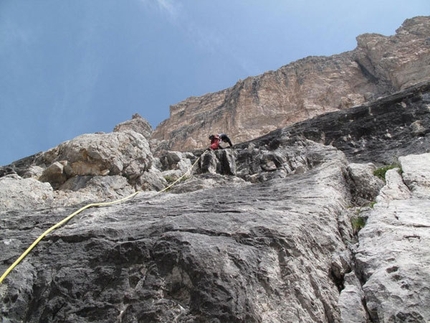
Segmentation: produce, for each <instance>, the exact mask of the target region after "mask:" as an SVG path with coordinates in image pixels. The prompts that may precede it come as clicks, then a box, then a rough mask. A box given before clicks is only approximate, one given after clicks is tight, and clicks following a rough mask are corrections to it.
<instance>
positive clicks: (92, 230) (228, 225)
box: [0, 83, 430, 323]
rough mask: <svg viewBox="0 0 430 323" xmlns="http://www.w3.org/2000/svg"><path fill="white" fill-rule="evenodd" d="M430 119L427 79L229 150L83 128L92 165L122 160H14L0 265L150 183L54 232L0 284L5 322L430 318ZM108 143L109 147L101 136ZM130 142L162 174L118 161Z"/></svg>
mask: <svg viewBox="0 0 430 323" xmlns="http://www.w3.org/2000/svg"><path fill="white" fill-rule="evenodd" d="M429 117H430V83H426V84H422V85H417V86H414V87H413V88H409V89H408V90H407V91H402V92H399V93H396V94H395V95H392V96H389V97H386V98H383V99H380V100H377V101H376V102H374V103H372V104H366V105H362V106H359V107H355V108H353V109H349V110H345V111H341V112H331V113H328V114H325V115H322V116H318V117H315V118H313V119H311V120H307V121H304V122H301V123H298V124H295V125H293V126H290V127H286V128H282V129H279V130H276V131H273V132H271V133H269V134H266V135H265V136H263V137H260V138H258V139H255V140H252V141H249V142H244V143H240V144H237V145H236V146H235V147H234V148H233V149H223V150H218V151H202V150H197V151H194V152H187V153H183V152H174V151H170V152H165V153H164V154H161V155H160V157H153V156H152V155H150V154H149V152H148V151H147V149H146V147H147V146H148V142H147V140H146V139H145V138H144V137H143V136H142V135H141V134H138V133H137V132H135V131H132V130H130V129H127V130H126V132H125V133H123V134H122V135H119V134H118V133H117V132H114V133H113V134H114V135H113V136H114V138H116V139H115V140H110V141H107V140H105V141H104V142H105V144H106V143H107V142H110V143H112V147H113V148H114V147H116V148H115V150H113V148H112V149H111V150H109V147H106V146H105V144H104V145H102V144H101V143H100V137H99V136H100V135H95V136H91V137H87V136H85V137H84V138H85V140H84V141H85V142H86V145H85V147H86V148H85V151H87V154H88V153H89V152H91V154H90V155H91V158H93V159H94V160H96V161H97V165H104V166H106V167H105V168H103V169H109V170H112V169H113V170H115V169H118V171H109V173H105V174H102V173H99V171H97V172H94V173H92V174H87V175H75V176H72V177H69V178H68V179H67V181H66V182H65V183H64V184H62V185H61V186H59V187H57V188H55V189H54V186H55V187H56V185H57V184H56V183H57V182H56V181H52V182H45V183H43V182H41V181H40V179H43V176H47V172H48V171H47V170H48V169H49V168H51V167H52V169H51V170H50V174H57V175H56V176H60V177H61V176H62V174H64V172H65V171H64V168H66V167H67V165H69V164H70V165H72V164H73V163H74V160H75V159H72V157H71V156H75V155H76V152H74V153H72V151H80V150H79V149H78V150H76V149H74V148H73V147H75V144H73V145H72V144H71V143H68V145H69V146H67V145H65V144H62V145H60V146H61V147H63V148H62V149H60V148H59V147H60V146H59V147H56V148H54V149H53V150H51V151H49V152H46V153H41V154H38V155H36V156H31V157H28V158H26V159H23V160H21V161H18V162H16V163H14V164H13V165H9V166H7V167H3V168H1V169H0V174H1V175H3V176H2V177H0V207H2V208H1V209H0V226H1V228H2V236H1V238H0V250H1V252H0V272H1V273H3V272H5V271H6V269H7V268H8V267H9V266H10V265H11V264H12V263H13V262H14V261H15V260H16V259H17V258H18V257H19V255H20V254H21V253H22V252H23V251H24V250H25V249H26V248H27V247H28V246H29V245H30V244H31V243H32V242H33V241H34V240H35V239H36V238H37V237H38V236H39V235H40V234H41V233H42V232H44V231H45V230H46V229H48V228H49V227H51V226H52V225H54V224H55V223H58V222H59V221H60V220H62V219H64V218H65V217H66V216H68V215H69V214H71V213H72V212H75V211H76V209H77V208H78V207H80V206H81V205H82V203H83V202H84V201H86V200H85V198H84V197H85V196H88V195H91V194H93V198H95V197H96V196H99V197H100V198H101V197H102V193H103V192H105V193H106V194H107V195H106V196H105V197H106V199H107V200H111V199H112V198H113V195H116V196H118V197H122V196H125V195H126V191H125V190H127V189H128V190H129V192H130V194H131V193H132V192H133V191H134V190H133V189H131V188H132V187H135V188H137V189H141V190H143V189H146V190H148V189H152V191H151V190H148V191H146V192H144V191H142V192H140V193H139V194H138V195H137V196H136V197H135V198H134V199H132V200H129V201H127V202H124V203H122V204H120V205H113V206H109V207H104V208H90V209H86V210H85V211H83V212H82V213H80V214H79V215H77V216H75V217H74V218H73V219H72V220H70V221H69V222H68V223H67V224H66V225H64V226H63V227H61V228H59V229H57V230H56V231H54V232H52V233H51V234H49V235H48V236H47V237H45V239H43V240H42V241H41V242H40V243H39V244H38V245H37V246H36V247H35V249H33V251H32V252H31V253H30V254H29V255H28V256H27V257H26V258H25V259H24V260H23V261H22V262H21V263H20V264H19V265H18V266H17V267H16V268H15V269H14V270H13V271H12V272H11V273H10V274H9V275H8V276H7V277H6V278H5V279H4V281H3V282H2V283H1V284H0V298H1V304H2V305H1V315H2V321H1V322H2V323H6V322H8V323H18V322H30V323H31V322H47V323H50V322H70V323H71V322H100V323H102V322H103V323H109V322H121V323H132V322H133V323H134V322H169V323H170V322H184V323H185V322H208V323H209V322H211V323H214V322H247V323H248V322H271V323H277V322H279V323H280V322H327V323H328V322H330V323H331V322H342V323H350V322H362V323H371V322H387V323H388V322H420V323H426V322H428V321H429V320H430V308H429V306H428V304H430V286H429V282H430V269H429V268H430V256H429V255H430V232H429V227H430V222H429V212H428V211H427V210H428V209H429V207H430V205H429V200H430V168H429V166H428V165H429V163H430V154H429V151H428V150H429V148H428V147H429V145H428V140H429V138H430V122H429V120H430V119H429ZM387 130H388V131H387ZM107 135H109V134H103V138H105V137H104V136H107ZM117 136H120V137H121V138H124V140H125V141H121V142H127V147H128V149H127V151H125V150H122V149H117V148H118V147H122V145H120V144H118V142H119V138H120V137H117ZM122 136H124V137H122ZM90 138H91V140H90ZM132 138H134V139H135V140H137V142H136V143H135V144H132V143H133V142H134V139H133V140H132ZM76 139H77V141H76V143H77V142H82V141H81V140H82V138H80V137H78V138H76ZM87 140H89V141H87ZM91 143H98V145H93V144H91ZM102 146H103V147H104V148H103V151H104V149H106V151H111V154H104V153H101V152H98V151H99V150H95V152H94V151H93V150H91V149H92V148H91V149H90V147H99V148H100V147H102ZM65 147H69V148H68V149H70V152H67V149H66V148H65ZM80 147H82V145H80ZM94 149H95V148H94ZM130 151H131V152H130ZM96 152H98V153H96ZM132 152H133V153H134V154H135V155H136V156H143V155H145V156H147V158H150V160H151V163H149V162H142V165H144V166H140V167H143V168H140V167H133V169H135V170H136V172H137V174H136V178H142V177H144V178H145V179H150V178H152V179H153V180H154V178H159V181H158V182H156V181H155V180H154V181H153V182H151V183H153V184H154V185H152V186H151V185H150V186H145V185H144V184H142V183H141V182H139V183H140V184H139V183H138V182H137V181H135V182H134V183H135V184H134V186H132V185H131V184H130V179H129V176H128V175H127V176H125V175H126V174H125V173H124V169H126V168H127V166H124V165H128V163H127V162H123V163H122V164H123V168H122V170H119V169H120V168H121V167H114V166H113V165H119V164H118V160H121V161H127V160H129V159H127V158H129V154H131V153H132ZM50 156H51V157H52V158H50ZM148 156H149V157H148ZM66 157H67V158H66ZM99 157H100V158H99ZM68 158H69V159H68ZM375 158H376V160H375ZM76 160H77V161H79V160H81V159H76ZM84 160H85V161H87V162H88V160H89V159H84ZM142 160H143V161H145V160H146V159H145V158H143V159H142ZM41 161H45V163H46V164H44V163H42V162H41ZM48 161H49V162H48ZM393 162H395V165H393V167H394V168H392V169H390V170H388V171H387V172H386V174H385V177H384V179H380V178H378V177H375V175H374V171H375V170H380V166H381V165H382V164H391V163H393ZM56 163H59V164H60V165H58V164H56ZM61 165H62V166H61ZM109 165H110V166H109ZM192 165H194V168H193V172H192V175H187V176H186V177H183V176H182V175H183V174H186V172H187V171H188V170H189V169H190V167H192ZM61 167H63V171H62V172H60V171H59V170H61ZM396 167H397V168H396ZM90 168H91V169H93V166H91V167H90ZM97 169H98V170H100V169H102V168H101V167H98V168H97ZM399 170H401V171H399ZM51 171H52V173H51ZM142 172H143V173H142ZM43 174H45V175H43ZM65 174H66V175H67V174H68V173H67V172H66V173H65ZM24 176H25V178H24ZM52 176H54V175H52ZM67 176H69V175H67ZM132 177H133V178H135V176H132ZM54 178H56V177H55V176H54ZM160 178H161V179H160ZM38 179H39V180H38ZM172 179H181V181H179V182H177V183H176V184H175V185H174V186H173V187H171V188H170V189H169V190H168V191H167V192H155V191H154V189H160V188H161V187H166V185H167V182H169V181H171V180H172ZM70 181H73V183H70ZM49 183H50V184H49ZM66 183H67V184H68V185H69V184H70V187H72V188H73V190H72V189H70V188H66V187H65V184H66ZM121 183H122V185H123V186H121V185H120V184H121ZM146 183H148V182H146ZM155 184H156V185H155ZM157 185H158V186H157ZM68 187H69V186H68ZM157 187H158V188H157ZM29 190H31V192H29ZM121 190H122V193H118V192H120V191H121ZM109 192H110V194H112V195H109ZM72 194H73V195H72ZM98 194H100V195H98ZM71 197H73V198H71ZM27 203H28V204H27Z"/></svg>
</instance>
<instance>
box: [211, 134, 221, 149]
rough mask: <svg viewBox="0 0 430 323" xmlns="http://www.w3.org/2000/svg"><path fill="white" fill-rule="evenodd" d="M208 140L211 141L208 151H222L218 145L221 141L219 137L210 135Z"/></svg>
mask: <svg viewBox="0 0 430 323" xmlns="http://www.w3.org/2000/svg"><path fill="white" fill-rule="evenodd" d="M209 140H210V141H211V146H210V147H209V148H208V150H216V149H223V148H222V147H221V146H220V145H219V143H220V141H221V139H220V137H219V135H210V136H209Z"/></svg>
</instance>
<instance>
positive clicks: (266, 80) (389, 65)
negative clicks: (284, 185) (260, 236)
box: [151, 17, 430, 151]
mask: <svg viewBox="0 0 430 323" xmlns="http://www.w3.org/2000/svg"><path fill="white" fill-rule="evenodd" d="M429 34H430V17H416V18H413V19H408V20H406V21H405V22H404V23H403V25H402V26H401V27H400V28H399V29H398V30H397V31H396V34H395V35H393V36H389V37H386V36H382V35H378V34H365V35H361V36H359V37H357V48H356V49H354V50H353V51H350V52H345V53H342V54H339V55H333V56H330V57H307V58H304V59H301V60H298V61H296V62H293V63H291V64H288V65H286V66H283V67H281V68H279V69H278V70H276V71H269V72H266V73H264V74H262V75H259V76H255V77H249V78H247V79H245V80H240V81H238V82H237V83H236V85H234V86H233V87H231V88H228V89H225V90H222V91H219V92H216V93H209V94H206V95H203V96H201V97H190V98H188V99H186V100H184V101H182V102H180V103H178V104H176V105H173V106H171V108H170V118H169V119H167V120H165V121H163V122H162V123H161V124H160V125H159V126H158V127H157V128H156V129H155V131H154V132H153V134H152V137H151V138H152V139H156V140H159V141H161V143H160V147H161V148H163V149H172V150H179V151H185V150H189V149H194V148H202V147H205V146H207V145H208V139H207V137H208V135H209V134H210V133H217V132H226V133H228V134H229V135H230V136H231V138H232V140H233V142H234V143H237V142H242V141H245V140H250V139H252V138H256V137H258V136H261V135H263V134H266V133H267V132H269V131H272V130H274V129H277V128H280V127H284V126H287V125H291V124H293V123H295V122H298V121H302V120H305V119H308V118H311V117H314V116H316V115H320V114H323V113H326V112H330V111H336V110H343V109H347V108H349V107H352V106H355V105H359V104H362V103H364V102H367V101H371V100H373V99H375V98H377V97H379V96H382V95H386V94H389V93H393V92H395V91H399V90H402V89H405V88H407V87H409V86H411V85H413V84H417V83H420V82H423V81H426V80H429V79H430V40H429V37H428V35H429Z"/></svg>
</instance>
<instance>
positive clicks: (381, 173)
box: [373, 164, 401, 181]
mask: <svg viewBox="0 0 430 323" xmlns="http://www.w3.org/2000/svg"><path fill="white" fill-rule="evenodd" d="M393 168H399V169H400V173H401V167H400V165H399V164H391V165H386V166H382V167H379V168H378V169H375V170H374V171H373V175H375V176H377V177H379V178H380V179H382V180H383V181H385V173H386V172H387V171H388V170H390V169H393Z"/></svg>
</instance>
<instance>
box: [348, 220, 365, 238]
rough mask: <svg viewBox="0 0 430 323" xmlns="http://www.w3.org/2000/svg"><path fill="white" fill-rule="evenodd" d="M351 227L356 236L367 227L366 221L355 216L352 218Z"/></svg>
mask: <svg viewBox="0 0 430 323" xmlns="http://www.w3.org/2000/svg"><path fill="white" fill-rule="evenodd" d="M351 225H352V230H353V231H354V234H357V233H358V232H359V231H360V230H361V229H363V228H364V226H365V225H366V219H365V218H363V217H359V216H354V217H352V218H351Z"/></svg>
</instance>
